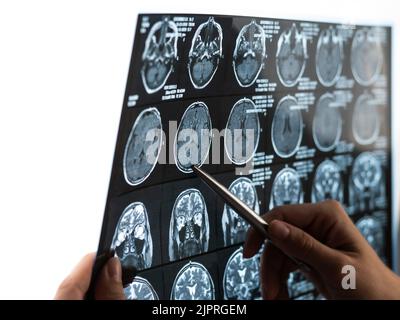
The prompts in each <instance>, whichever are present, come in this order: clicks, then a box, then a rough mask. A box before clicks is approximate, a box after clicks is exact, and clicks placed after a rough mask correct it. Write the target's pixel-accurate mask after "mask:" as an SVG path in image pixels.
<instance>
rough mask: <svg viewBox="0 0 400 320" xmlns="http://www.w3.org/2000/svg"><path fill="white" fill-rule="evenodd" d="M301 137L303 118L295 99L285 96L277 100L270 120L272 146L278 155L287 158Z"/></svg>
mask: <svg viewBox="0 0 400 320" xmlns="http://www.w3.org/2000/svg"><path fill="white" fill-rule="evenodd" d="M302 137H303V118H302V115H301V111H300V110H299V108H298V103H297V100H296V99H295V98H294V97H292V96H286V97H284V98H282V99H281V100H280V101H279V103H278V106H277V107H276V111H275V115H274V118H273V120H272V127H271V139H272V146H273V147H274V150H275V152H276V153H277V155H278V156H280V157H281V158H288V157H291V156H293V155H294V154H295V153H296V151H297V150H298V148H299V146H300V143H301V139H302Z"/></svg>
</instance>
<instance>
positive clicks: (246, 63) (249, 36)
mask: <svg viewBox="0 0 400 320" xmlns="http://www.w3.org/2000/svg"><path fill="white" fill-rule="evenodd" d="M265 58H266V49H265V33H264V29H263V28H262V26H260V25H258V24H257V23H256V22H255V21H254V20H253V21H251V22H250V23H249V24H247V25H245V26H244V27H243V28H242V30H240V32H239V35H238V37H237V39H236V46H235V50H234V51H233V61H232V64H233V71H234V73H235V77H236V80H237V82H238V83H239V85H240V86H241V87H250V86H251V85H253V83H254V82H255V81H256V80H257V78H258V75H259V74H260V72H261V70H262V68H263V67H264V60H265Z"/></svg>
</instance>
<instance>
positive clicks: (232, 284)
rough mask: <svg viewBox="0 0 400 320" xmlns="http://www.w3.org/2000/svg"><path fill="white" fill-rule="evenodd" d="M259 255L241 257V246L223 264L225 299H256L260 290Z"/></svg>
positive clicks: (259, 296) (258, 297) (259, 294)
mask: <svg viewBox="0 0 400 320" xmlns="http://www.w3.org/2000/svg"><path fill="white" fill-rule="evenodd" d="M259 269H260V257H259V255H258V254H257V255H255V256H254V257H252V258H250V259H245V258H243V248H242V247H240V248H239V249H237V250H236V251H235V252H234V253H233V254H232V255H231V256H230V258H229V260H228V262H227V263H226V266H225V272H224V278H223V289H224V299H225V300H256V299H260V298H261V292H260V270H259Z"/></svg>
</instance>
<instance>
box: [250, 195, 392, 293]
mask: <svg viewBox="0 0 400 320" xmlns="http://www.w3.org/2000/svg"><path fill="white" fill-rule="evenodd" d="M263 218H264V219H265V220H266V221H268V222H269V224H270V225H269V229H268V232H269V235H270V238H271V241H272V242H273V245H271V243H268V242H267V245H266V246H265V249H264V252H263V254H262V257H261V284H262V295H263V297H264V298H265V299H285V298H288V294H287V288H286V282H287V277H288V274H289V273H290V272H292V271H294V270H296V269H298V266H297V265H296V264H294V263H293V261H292V260H290V259H289V258H288V257H287V256H286V255H289V256H292V257H295V258H297V259H298V260H300V261H302V262H305V263H306V264H307V265H309V266H310V267H311V271H310V272H307V271H303V270H302V272H303V273H304V274H305V275H306V276H307V277H308V278H309V279H310V280H311V281H312V282H313V283H314V284H315V286H316V287H317V289H318V290H319V292H321V293H322V294H323V295H324V296H325V297H326V298H328V299H400V278H399V277H398V276H397V275H396V274H395V273H393V272H392V271H391V270H390V269H389V268H388V267H386V266H385V265H384V264H383V262H382V261H381V260H380V259H379V257H378V256H377V254H376V253H375V251H374V250H373V249H372V248H371V247H370V245H369V244H368V242H367V241H366V240H365V239H364V237H363V236H362V235H361V233H360V232H359V231H358V229H357V227H356V226H355V225H354V224H353V222H352V221H351V219H350V218H349V216H348V215H347V214H346V212H345V211H344V210H343V208H342V206H341V205H340V203H339V202H337V201H333V200H327V201H324V202H321V203H317V204H301V205H287V206H282V207H277V208H275V209H273V210H272V211H270V212H268V213H266V214H265V215H264V216H263ZM262 243H264V239H263V238H262V236H260V235H259V234H258V233H257V232H256V231H255V230H254V229H253V228H250V230H249V231H248V234H247V238H246V242H245V246H244V252H243V254H244V257H246V258H249V257H252V256H253V255H254V254H256V253H257V252H258V251H259V249H260V247H261V245H262ZM283 253H285V254H286V255H285V254H283ZM345 265H351V266H353V267H354V268H355V275H356V289H348V290H345V289H344V288H343V287H342V279H343V277H344V276H345V274H343V273H342V268H343V266H345Z"/></svg>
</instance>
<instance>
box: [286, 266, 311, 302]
mask: <svg viewBox="0 0 400 320" xmlns="http://www.w3.org/2000/svg"><path fill="white" fill-rule="evenodd" d="M287 288H288V294H289V298H292V299H295V300H314V294H313V293H312V291H313V290H315V287H314V284H313V283H312V282H311V281H309V280H307V278H306V277H305V276H304V274H303V273H301V271H298V270H296V271H293V272H291V273H290V274H289V278H288V280H287Z"/></svg>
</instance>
